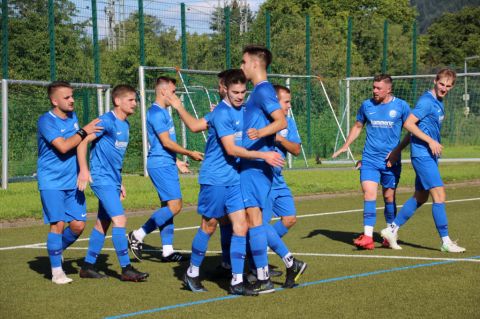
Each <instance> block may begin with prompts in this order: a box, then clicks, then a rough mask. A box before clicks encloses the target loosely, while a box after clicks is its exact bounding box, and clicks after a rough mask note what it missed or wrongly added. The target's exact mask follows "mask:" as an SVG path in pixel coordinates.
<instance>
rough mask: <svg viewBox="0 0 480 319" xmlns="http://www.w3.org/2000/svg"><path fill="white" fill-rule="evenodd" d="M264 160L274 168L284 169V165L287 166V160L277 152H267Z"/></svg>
mask: <svg viewBox="0 0 480 319" xmlns="http://www.w3.org/2000/svg"><path fill="white" fill-rule="evenodd" d="M263 159H264V160H265V162H267V163H268V164H269V165H270V166H273V167H283V165H285V160H284V159H283V157H282V155H280V153H277V152H265V153H264V154H263Z"/></svg>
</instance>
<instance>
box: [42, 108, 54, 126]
mask: <svg viewBox="0 0 480 319" xmlns="http://www.w3.org/2000/svg"><path fill="white" fill-rule="evenodd" d="M56 120H57V116H56V115H55V114H53V113H52V111H48V112H45V113H43V114H42V115H40V117H39V118H38V122H37V123H38V126H41V125H48V124H51V123H55V121H56Z"/></svg>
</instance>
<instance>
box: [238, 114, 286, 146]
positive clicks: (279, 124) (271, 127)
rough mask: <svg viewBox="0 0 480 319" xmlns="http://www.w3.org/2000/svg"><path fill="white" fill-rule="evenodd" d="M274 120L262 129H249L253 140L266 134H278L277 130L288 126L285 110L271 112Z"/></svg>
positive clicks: (248, 133) (248, 132)
mask: <svg viewBox="0 0 480 319" xmlns="http://www.w3.org/2000/svg"><path fill="white" fill-rule="evenodd" d="M270 116H271V117H272V119H273V121H272V122H271V123H270V124H268V125H267V126H265V127H262V128H261V129H255V128H249V129H248V130H247V135H248V137H249V138H250V139H251V140H256V139H259V138H262V137H265V136H269V135H273V134H276V133H277V132H279V131H281V130H283V129H284V128H286V127H287V120H286V119H285V115H284V114H283V111H282V110H280V109H277V110H275V111H273V112H272V113H270Z"/></svg>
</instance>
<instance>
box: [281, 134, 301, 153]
mask: <svg viewBox="0 0 480 319" xmlns="http://www.w3.org/2000/svg"><path fill="white" fill-rule="evenodd" d="M277 137H278V135H277ZM277 143H278V144H280V145H281V146H282V147H283V148H285V149H286V150H287V152H289V153H290V154H292V155H293V156H298V154H300V151H301V150H302V149H301V147H300V143H294V142H291V141H289V140H287V139H286V138H284V137H282V138H281V139H278V138H277Z"/></svg>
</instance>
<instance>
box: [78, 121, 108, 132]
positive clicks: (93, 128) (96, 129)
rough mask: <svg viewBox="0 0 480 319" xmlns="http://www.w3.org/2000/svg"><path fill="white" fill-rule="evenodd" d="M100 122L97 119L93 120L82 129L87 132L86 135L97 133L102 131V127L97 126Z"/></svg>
mask: <svg viewBox="0 0 480 319" xmlns="http://www.w3.org/2000/svg"><path fill="white" fill-rule="evenodd" d="M101 121H102V120H101V119H98V118H97V119H94V120H93V121H91V122H90V123H88V124H87V125H85V126H84V127H82V129H83V130H84V131H85V132H87V134H92V133H98V132H100V131H102V130H103V127H101V126H97V124H98V123H100V122H101Z"/></svg>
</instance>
